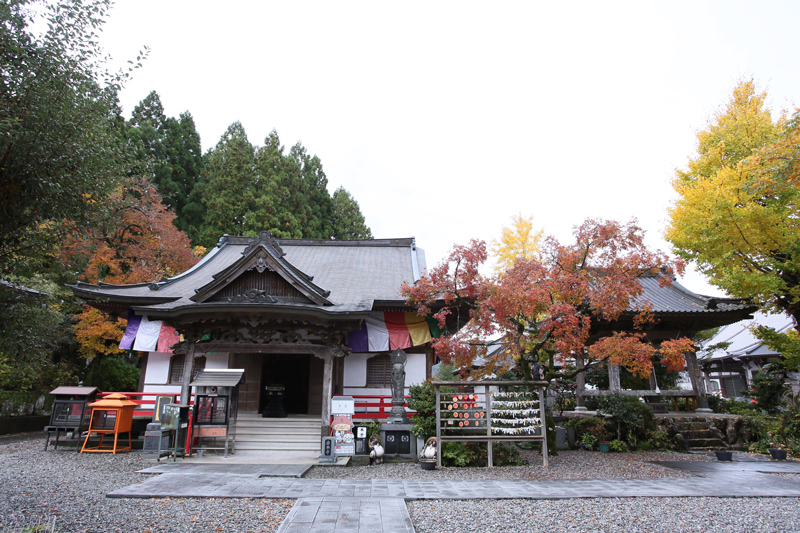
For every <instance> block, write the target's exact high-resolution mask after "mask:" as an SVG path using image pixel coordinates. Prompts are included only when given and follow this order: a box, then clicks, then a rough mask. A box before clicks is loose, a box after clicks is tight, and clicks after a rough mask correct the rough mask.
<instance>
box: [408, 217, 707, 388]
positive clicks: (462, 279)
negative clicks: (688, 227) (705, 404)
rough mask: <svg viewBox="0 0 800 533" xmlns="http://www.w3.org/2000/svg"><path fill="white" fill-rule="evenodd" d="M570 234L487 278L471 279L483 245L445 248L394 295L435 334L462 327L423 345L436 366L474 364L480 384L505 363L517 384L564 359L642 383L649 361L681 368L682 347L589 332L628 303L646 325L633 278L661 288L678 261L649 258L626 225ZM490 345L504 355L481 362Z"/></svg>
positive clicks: (638, 232) (678, 268) (627, 334)
mask: <svg viewBox="0 0 800 533" xmlns="http://www.w3.org/2000/svg"><path fill="white" fill-rule="evenodd" d="M573 233H574V241H573V242H572V243H571V244H569V245H564V244H561V243H560V242H558V240H556V239H555V238H553V237H548V238H547V239H546V240H545V241H544V245H543V246H542V251H541V253H539V254H538V255H536V256H532V257H519V258H517V260H516V261H514V262H513V264H512V265H510V266H509V267H508V268H507V269H505V270H504V271H501V272H498V273H497V274H494V275H491V276H484V275H483V274H481V266H482V264H483V263H484V262H485V261H486V259H487V253H486V245H485V243H483V242H482V241H477V240H473V241H472V242H471V243H470V244H469V245H467V246H456V247H454V249H453V251H452V252H451V254H450V255H449V256H448V258H447V259H446V260H445V261H444V262H443V263H442V264H440V265H439V266H437V267H436V268H434V269H432V270H431V271H430V273H429V274H428V275H427V276H425V277H423V278H422V279H420V280H419V281H418V282H417V283H415V284H414V285H404V286H403V288H402V292H403V295H404V296H405V297H406V298H407V300H408V302H409V303H411V304H412V305H415V306H417V308H418V312H419V314H421V315H429V314H430V313H431V312H432V310H433V309H436V312H435V313H434V314H433V316H434V317H435V318H436V319H437V320H438V321H439V324H440V326H441V327H442V328H444V327H445V325H446V323H447V322H448V321H450V322H451V323H452V322H453V320H454V319H456V320H457V321H458V322H459V326H462V325H463V327H460V328H459V329H458V331H457V332H456V333H455V334H452V335H445V336H443V337H441V338H439V339H435V340H434V341H433V348H434V350H435V352H436V354H437V355H438V356H439V358H440V359H441V360H442V361H444V362H445V363H448V364H452V365H455V366H456V367H458V368H461V369H471V368H472V366H473V362H474V361H475V360H476V358H479V357H482V358H484V359H485V365H484V366H483V367H482V368H480V369H478V370H476V371H475V372H476V374H480V375H486V374H490V373H492V372H495V373H500V372H503V371H504V370H506V369H507V368H508V367H509V366H510V365H511V364H514V363H515V364H517V365H518V366H519V368H520V370H521V371H522V374H523V377H524V378H525V379H531V368H532V366H533V365H534V364H536V363H538V364H540V365H542V366H543V367H546V368H548V369H549V372H548V376H547V378H548V379H549V378H551V377H554V376H555V371H554V362H555V361H556V360H559V359H560V360H563V359H565V358H566V357H567V356H569V355H574V354H582V355H585V356H587V357H588V358H589V360H594V361H600V360H607V361H608V362H609V363H611V364H619V365H622V366H624V367H626V368H627V369H629V370H630V371H631V372H633V373H634V374H636V375H639V376H642V377H646V376H649V375H650V372H651V371H652V368H653V359H654V357H656V356H660V358H661V362H662V363H663V364H665V365H666V366H667V367H668V368H669V369H671V370H675V369H682V368H683V366H684V364H685V361H684V358H683V354H684V353H686V352H687V351H689V350H692V349H693V348H692V342H691V340H690V339H686V338H683V339H676V340H669V341H664V342H662V343H661V345H660V346H659V347H658V348H657V347H655V346H653V344H651V343H650V342H649V341H648V340H647V338H646V336H645V335H644V333H642V332H641V331H617V332H613V333H611V334H610V335H607V336H605V337H602V338H600V339H597V338H596V336H595V337H593V331H592V327H593V325H595V324H596V323H597V322H598V321H603V322H604V323H609V322H613V321H614V320H616V319H618V318H619V317H620V315H621V314H622V313H623V312H625V311H627V310H629V309H631V308H633V306H634V303H633V302H638V303H637V304H635V309H636V310H637V311H639V314H638V316H637V320H636V323H637V324H639V325H644V324H646V323H647V322H651V321H653V320H654V317H653V314H652V312H651V308H650V305H649V304H648V302H643V301H642V298H641V297H642V294H643V287H642V285H641V284H640V283H639V281H638V280H639V278H640V277H641V276H644V275H656V276H659V277H660V282H661V283H662V284H664V285H666V284H669V283H670V282H671V280H672V276H673V275H674V274H676V273H681V272H682V271H683V262H682V261H681V260H680V259H677V260H674V259H671V258H670V257H668V256H667V255H666V254H665V253H663V252H660V251H651V250H649V249H648V248H647V247H646V246H645V245H644V241H643V237H644V232H643V230H642V229H641V228H640V227H639V226H638V225H637V224H636V223H635V221H634V222H631V223H628V224H620V223H618V222H614V221H602V220H591V219H590V220H586V221H585V222H584V223H583V224H582V225H580V226H578V227H576V228H575V230H574V232H573ZM464 313H467V315H468V316H464ZM490 339H492V340H491V341H490ZM496 344H502V345H503V347H504V348H505V349H504V350H500V351H495V352H494V353H495V354H497V355H495V356H494V357H487V347H489V346H491V345H496Z"/></svg>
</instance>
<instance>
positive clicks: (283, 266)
mask: <svg viewBox="0 0 800 533" xmlns="http://www.w3.org/2000/svg"><path fill="white" fill-rule="evenodd" d="M285 255H286V254H285V253H284V252H283V250H282V249H281V247H280V245H278V242H277V241H276V240H275V238H274V237H273V236H272V235H271V234H270V233H269V232H268V231H262V232H261V233H259V236H258V237H257V238H256V237H253V238H251V239H249V244H248V246H247V247H246V248H245V250H244V251H243V252H242V257H241V258H240V259H239V260H237V261H236V262H235V263H233V264H232V265H231V266H229V267H228V268H226V269H225V270H223V271H222V272H219V273H217V274H215V275H214V281H212V282H211V283H209V284H207V285H206V286H204V287H202V288H200V289H198V290H197V292H196V294H195V295H194V296H193V297H192V298H191V299H192V300H193V301H195V302H197V303H204V302H226V303H232V304H237V303H239V304H240V303H253V304H306V305H323V306H327V305H333V304H332V303H331V302H330V301H329V300H328V296H329V295H330V291H325V290H323V289H322V288H320V287H318V286H317V285H315V284H314V283H312V281H313V277H312V276H309V275H308V274H306V273H304V272H302V271H301V270H299V269H297V268H295V267H294V265H292V264H291V263H290V262H289V261H287V260H286V259H284V256H285Z"/></svg>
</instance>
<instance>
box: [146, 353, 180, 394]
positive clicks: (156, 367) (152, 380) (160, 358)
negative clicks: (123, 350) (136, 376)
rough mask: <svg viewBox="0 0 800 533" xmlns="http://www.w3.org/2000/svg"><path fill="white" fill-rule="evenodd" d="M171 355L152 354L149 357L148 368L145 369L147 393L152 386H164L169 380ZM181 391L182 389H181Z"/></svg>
mask: <svg viewBox="0 0 800 533" xmlns="http://www.w3.org/2000/svg"><path fill="white" fill-rule="evenodd" d="M170 357H172V354H170V353H159V352H150V354H149V355H148V356H147V366H146V367H145V369H144V371H145V372H144V386H145V391H148V390H149V389H148V388H147V387H148V386H150V385H164V384H165V383H166V382H167V380H168V379H169V359H170ZM179 389H180V387H179Z"/></svg>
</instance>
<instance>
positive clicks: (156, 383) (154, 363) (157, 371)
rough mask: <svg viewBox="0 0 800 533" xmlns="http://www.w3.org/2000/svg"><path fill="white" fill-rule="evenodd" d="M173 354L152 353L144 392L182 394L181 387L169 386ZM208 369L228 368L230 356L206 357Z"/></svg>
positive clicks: (147, 367) (147, 366)
mask: <svg viewBox="0 0 800 533" xmlns="http://www.w3.org/2000/svg"><path fill="white" fill-rule="evenodd" d="M171 358H172V354H171V353H160V352H150V354H149V355H148V356H147V364H146V365H145V368H144V390H143V391H142V392H153V393H175V394H178V393H180V392H181V386H180V385H168V384H167V381H168V380H169V360H170V359H171ZM206 368H208V369H209V370H218V369H224V368H228V354H227V353H216V354H208V355H206Z"/></svg>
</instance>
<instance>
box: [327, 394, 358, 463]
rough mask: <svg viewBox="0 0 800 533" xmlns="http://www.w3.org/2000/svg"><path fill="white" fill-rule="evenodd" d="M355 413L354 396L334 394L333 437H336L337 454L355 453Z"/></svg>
mask: <svg viewBox="0 0 800 533" xmlns="http://www.w3.org/2000/svg"><path fill="white" fill-rule="evenodd" d="M354 413H355V400H353V398H352V396H334V397H333V398H332V399H331V415H332V416H333V422H332V423H331V437H333V438H334V454H335V455H355V452H356V443H355V436H354V435H353V427H354V424H353V414H354Z"/></svg>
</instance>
